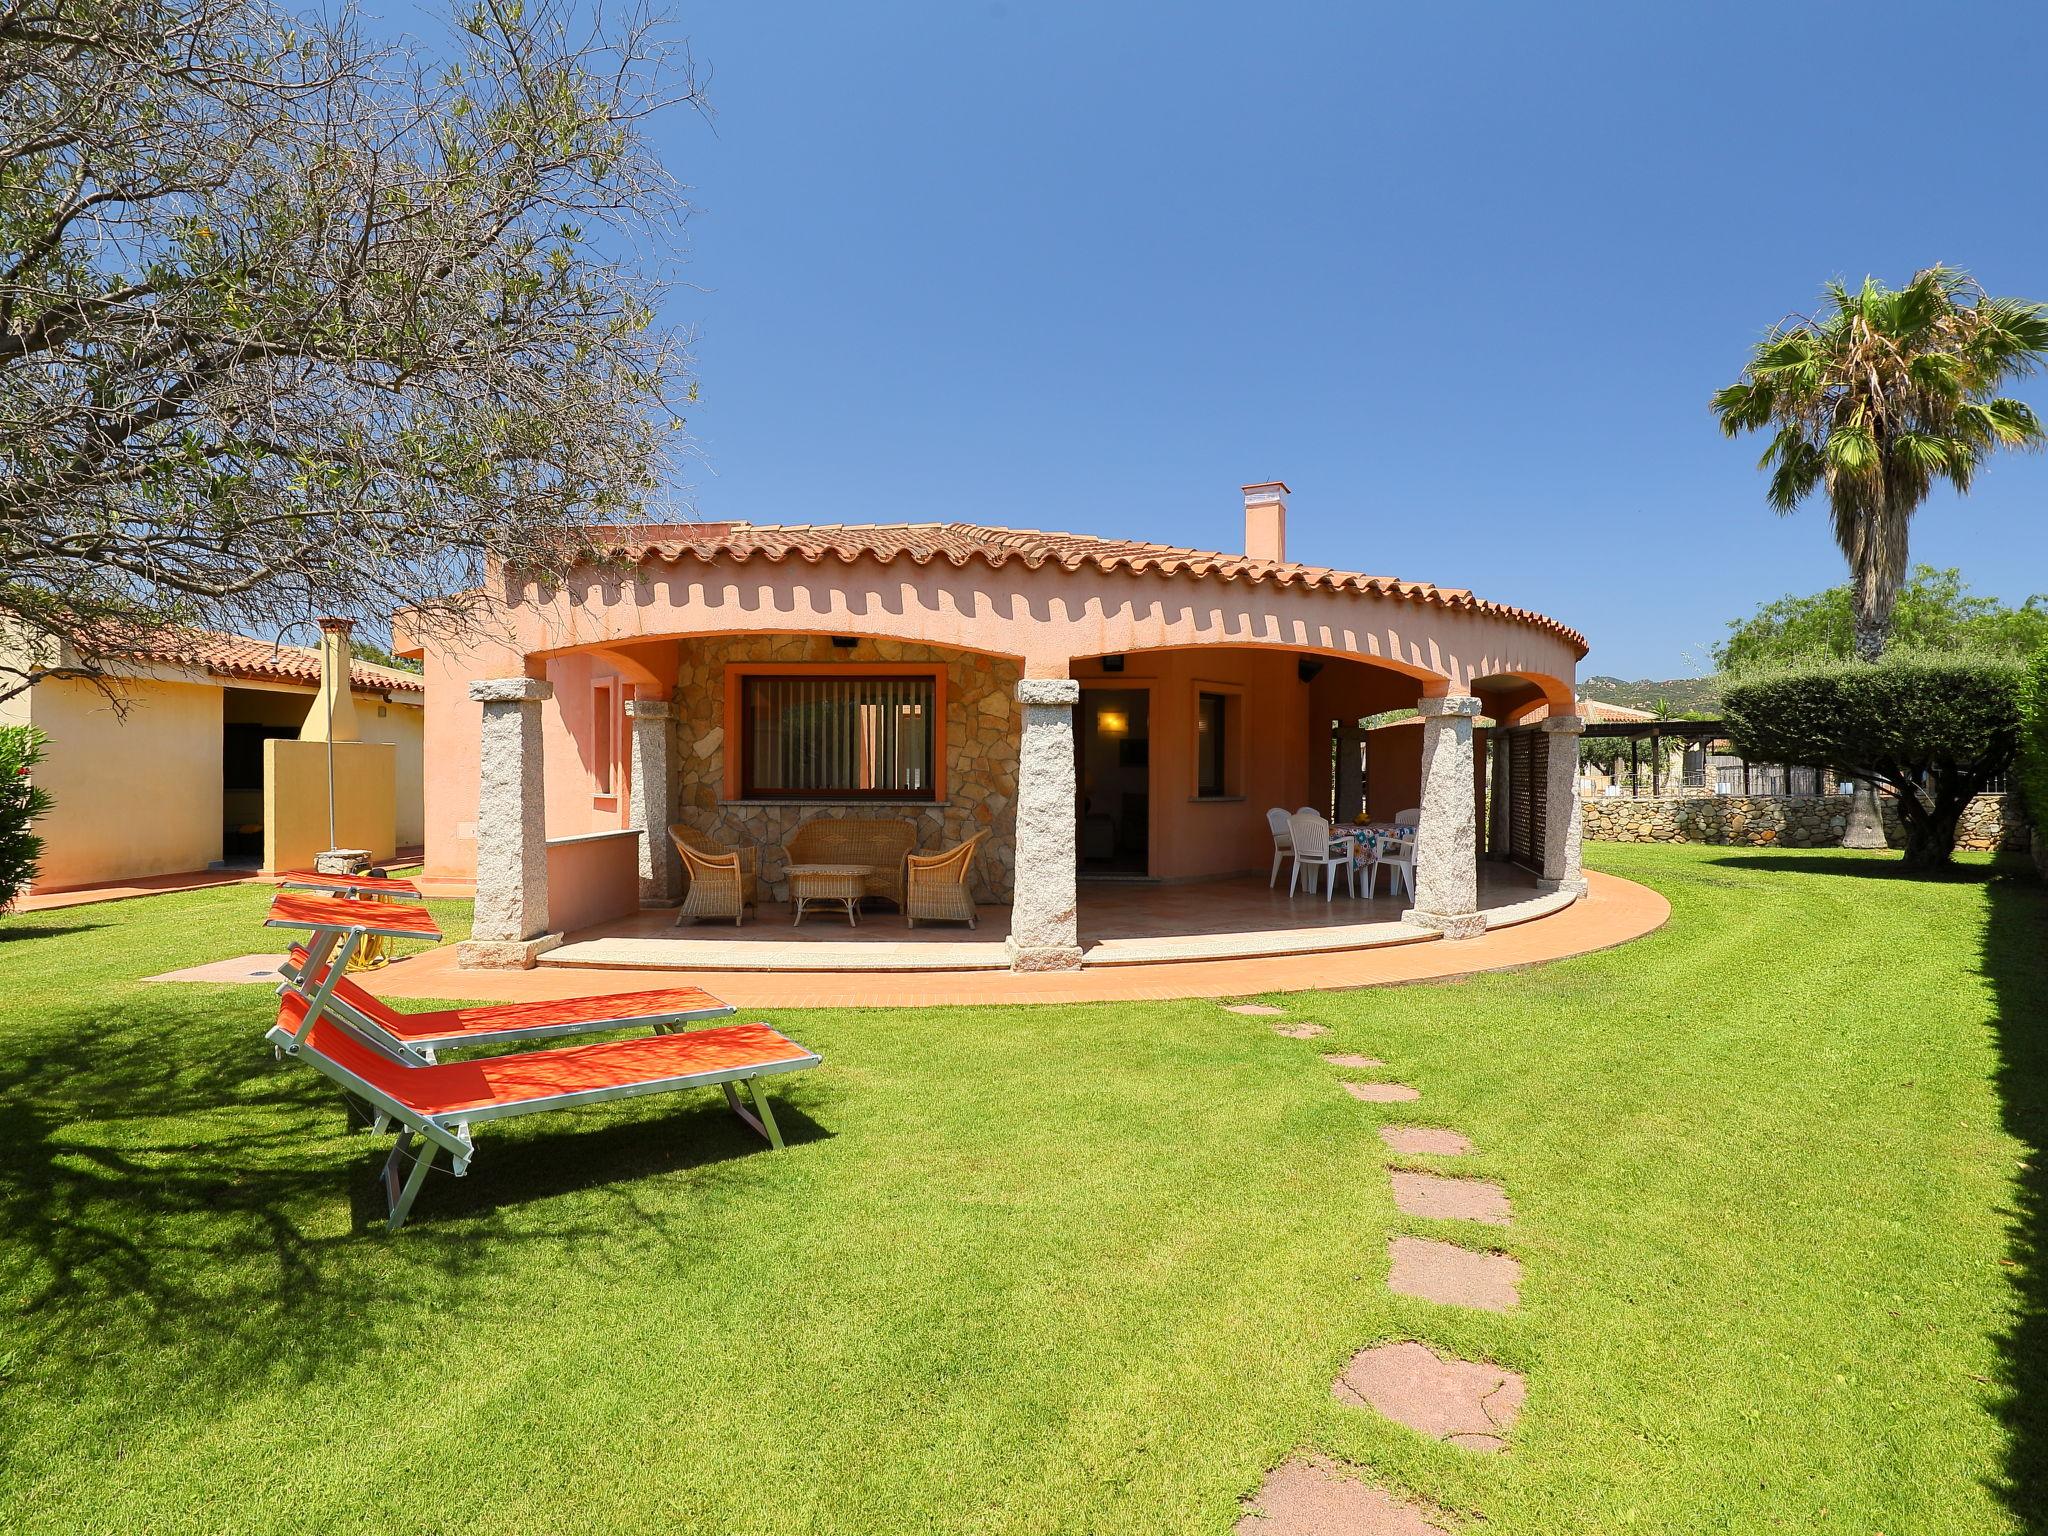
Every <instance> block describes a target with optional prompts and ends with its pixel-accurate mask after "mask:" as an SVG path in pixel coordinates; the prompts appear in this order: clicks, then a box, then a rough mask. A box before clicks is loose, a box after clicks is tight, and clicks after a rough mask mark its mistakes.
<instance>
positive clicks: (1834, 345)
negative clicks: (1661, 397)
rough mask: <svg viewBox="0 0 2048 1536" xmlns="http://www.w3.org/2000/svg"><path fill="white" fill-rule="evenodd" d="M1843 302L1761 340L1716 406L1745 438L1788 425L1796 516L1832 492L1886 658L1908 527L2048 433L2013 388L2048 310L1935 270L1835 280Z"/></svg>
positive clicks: (1780, 451) (1861, 613)
mask: <svg viewBox="0 0 2048 1536" xmlns="http://www.w3.org/2000/svg"><path fill="white" fill-rule="evenodd" d="M1827 299H1828V307H1827V308H1826V310H1825V311H1824V312H1823V313H1821V314H1820V315H1817V316H1812V317H1808V316H1804V315H1799V316H1794V317H1792V318H1791V319H1790V320H1787V321H1783V322H1781V323H1780V324H1778V325H1776V326H1774V327H1773V328H1772V330H1771V332H1770V334H1769V335H1768V336H1766V337H1765V338H1764V339H1763V340H1762V341H1760V342H1758V343H1757V346H1756V350H1755V351H1754V352H1753V353H1752V354H1751V356H1750V360H1749V366H1748V367H1746V368H1744V369H1743V371H1742V379H1741V381H1740V382H1739V383H1735V384H1731V385H1729V386H1728V387H1727V388H1726V389H1723V390H1720V391H1718V392H1717V393H1716V394H1715V396H1714V400H1713V409H1714V414H1715V415H1716V416H1717V417H1719V418H1720V422H1721V430H1722V431H1724V432H1726V433H1727V434H1728V435H1729V436H1730V437H1739V436H1740V435H1741V434H1742V433H1744V432H1756V431H1761V430H1763V429H1764V428H1766V427H1772V426H1775V428H1776V429H1777V430H1776V433H1775V435H1774V436H1773V437H1772V439H1771V445H1770V446H1769V447H1768V448H1766V449H1765V450H1764V456H1763V458H1762V459H1761V460H1760V461H1759V463H1758V468H1760V469H1769V470H1770V471H1771V485H1770V492H1769V494H1770V501H1771V505H1772V506H1774V507H1776V508H1777V509H1778V511H1780V512H1784V513H1789V512H1791V511H1793V510H1794V509H1795V508H1796V507H1798V505H1799V504H1800V503H1801V502H1802V501H1804V500H1805V499H1806V498H1807V497H1808V496H1809V495H1811V494H1812V493H1813V492H1814V491H1816V490H1819V489H1822V488H1825V489H1826V491H1827V497H1828V506H1829V509H1830V510H1831V511H1832V513H1833V514H1834V523H1835V542H1836V543H1837V544H1839V545H1840V546H1841V548H1842V554H1843V556H1844V557H1845V558H1846V559H1847V560H1848V562H1849V572H1850V576H1851V581H1850V594H1851V601H1852V604H1853V608H1854V615H1855V633H1856V654H1857V655H1859V656H1861V657H1862V658H1863V659H1864V660H1865V661H1875V660H1876V659H1877V658H1878V656H1879V655H1881V654H1882V653H1883V651H1884V644H1885V640H1886V637H1887V636H1888V635H1889V633H1890V630H1891V618H1892V604H1893V602H1894V600H1895V599H1896V598H1897V596H1898V590H1899V584H1900V582H1901V581H1902V580H1904V578H1905V574H1906V525H1907V523H1908V521H1909V520H1910V519H1911V518H1912V516H1913V514H1914V512H1916V511H1917V510H1919V507H1920V504H1921V503H1922V502H1924V501H1925V500H1926V499H1927V494H1928V492H1929V491H1930V490H1931V489H1933V486H1934V482H1935V481H1936V480H1946V481H1948V483H1949V484H1951V485H1953V486H1954V487H1955V488H1956V490H1957V491H1959V492H1961V491H1968V490H1969V488H1970V482H1971V481H1972V480H1973V479H1974V478H1975V477H1976V473H1977V466H1978V463H1979V461H1980V460H1981V459H1982V458H1983V457H1984V455H1985V454H1987V453H1989V452H1991V451H1993V450H1994V449H1998V448H2033V447H2039V446H2041V445H2042V443H2043V442H2044V441H2048V433H2044V431H2043V429H2042V426H2041V423H2040V421H2039V419H2037V418H2036V417H2035V415H2034V413H2033V411H2032V410H2030V409H2029V408H2028V407H2027V406H2026V405H2024V404H2023V403H2022V402H2020V401H2018V400H2009V399H2006V398H2004V397H2003V396H2001V395H2000V394H1999V393H1998V391H1999V388H2000V386H2002V385H2004V384H2005V383H2007V382H2008V381H2009V380H2012V379H2015V378H2020V377H2023V376H2025V375H2027V374H2030V373H2033V372H2034V371H2035V370H2036V369H2037V368H2039V367H2041V366H2042V364H2043V363H2044V362H2048V305H2041V304H2033V303H2028V302H2026V301H2025V300H2021V299H1996V298H1992V297H1991V296H1990V295H1988V294H1986V293H1985V292H1984V290H1983V289H1982V288H1981V287H1979V286H1978V284H1977V282H1976V280H1975V279H1973V278H1972V277H1971V276H1970V275H1969V274H1968V273H1967V272H1960V271H1957V270H1956V269H1955V268H1953V267H1942V266H1934V267H1929V268H1928V269H1927V270H1926V271H1924V272H1921V273H1918V274H1916V275H1915V277H1914V278H1913V281H1912V282H1910V283H1908V284H1907V285H1906V286H1905V287H1903V288H1897V289H1893V288H1887V287H1885V286H1884V285H1883V284H1882V283H1879V282H1877V281H1876V280H1875V279H1873V278H1865V279H1864V280H1863V286H1862V287H1861V288H1856V289H1851V288H1848V287H1846V286H1845V285H1843V284H1841V283H1839V282H1835V283H1830V284H1828V288H1827Z"/></svg>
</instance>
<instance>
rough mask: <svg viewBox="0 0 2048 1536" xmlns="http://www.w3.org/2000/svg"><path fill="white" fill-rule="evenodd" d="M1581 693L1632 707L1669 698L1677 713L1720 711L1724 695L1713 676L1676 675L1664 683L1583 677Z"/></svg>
mask: <svg viewBox="0 0 2048 1536" xmlns="http://www.w3.org/2000/svg"><path fill="white" fill-rule="evenodd" d="M1579 692H1580V693H1581V694H1583V695H1584V696H1585V697H1587V698H1589V699H1599V700H1601V701H1603V702H1605V703H1608V704H1626V705H1627V706H1628V707H1629V708H1630V709H1655V708H1656V707H1657V701H1658V700H1659V699H1663V700H1665V701H1667V702H1668V703H1669V705H1670V707H1671V709H1672V711H1673V712H1674V713H1677V714H1683V713H1685V712H1686V711H1687V710H1698V711H1700V712H1701V713H1702V714H1709V715H1711V714H1717V713H1718V712H1719V711H1720V708H1721V694H1720V689H1719V686H1718V684H1717V683H1716V682H1715V680H1714V679H1713V678H1711V677H1674V678H1669V679H1666V680H1665V681H1664V682H1661V683H1653V682H1650V681H1648V680H1644V681H1641V682H1634V683H1628V682H1623V681H1622V680H1621V679H1620V678H1618V677H1582V678H1580V679H1579Z"/></svg>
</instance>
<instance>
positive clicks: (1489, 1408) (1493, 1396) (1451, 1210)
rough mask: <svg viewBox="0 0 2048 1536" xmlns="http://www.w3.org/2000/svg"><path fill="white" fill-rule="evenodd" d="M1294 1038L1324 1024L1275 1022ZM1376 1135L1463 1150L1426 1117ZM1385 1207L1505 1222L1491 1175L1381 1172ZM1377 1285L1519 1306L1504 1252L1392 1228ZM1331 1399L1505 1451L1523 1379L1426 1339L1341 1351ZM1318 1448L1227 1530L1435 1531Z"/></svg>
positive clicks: (1352, 1088)
mask: <svg viewBox="0 0 2048 1536" xmlns="http://www.w3.org/2000/svg"><path fill="white" fill-rule="evenodd" d="M1229 1011H1230V1012H1232V1013H1242V1014H1251V1015H1258V1016H1277V1015H1281V1014H1284V1013H1285V1011H1286V1010H1284V1009H1281V1008H1275V1007H1272V1006H1270V1005H1269V1004H1265V1003H1238V1004H1235V1005H1231V1006H1230V1007H1229ZM1273 1028H1274V1030H1275V1031H1276V1032H1278V1033H1280V1034H1282V1035H1286V1036H1287V1037H1288V1038H1290V1039H1294V1040H1306V1039H1309V1038H1311V1037H1312V1036H1315V1035H1326V1034H1328V1033H1329V1031H1328V1030H1327V1029H1325V1028H1323V1026H1321V1025H1320V1024H1306V1023H1296V1024H1275V1025H1274V1026H1273ZM1323 1060H1324V1062H1326V1063H1327V1064H1328V1065H1330V1066H1332V1067H1341V1068H1349V1069H1352V1070H1358V1071H1371V1070H1375V1069H1378V1068H1383V1067H1385V1066H1386V1063H1385V1062H1384V1061H1381V1060H1380V1059H1379V1058H1378V1057H1376V1056H1359V1055H1351V1054H1342V1055H1328V1056H1325V1057H1324V1058H1323ZM1343 1088H1344V1091H1345V1092H1346V1093H1348V1094H1350V1095H1351V1096H1352V1097H1353V1098H1354V1099H1358V1100H1360V1101H1362V1102H1364V1103H1367V1104H1406V1103H1412V1102H1414V1101H1415V1100H1417V1099H1420V1098H1421V1097H1422V1094H1421V1092H1420V1091H1419V1090H1418V1089H1415V1088H1412V1087H1410V1086H1409V1085H1408V1084H1406V1083H1358V1082H1349V1081H1346V1082H1345V1083H1344V1084H1343ZM1379 1135H1380V1140H1381V1141H1382V1142H1384V1143H1385V1144H1386V1146H1387V1149H1388V1150H1389V1151H1391V1152H1393V1153H1395V1154H1397V1155H1398V1156H1401V1157H1463V1156H1465V1155H1466V1154H1467V1153H1469V1152H1470V1151H1471V1150H1472V1143H1471V1141H1470V1140H1469V1139H1467V1138H1466V1137H1464V1136H1461V1135H1459V1134H1458V1133H1457V1132H1456V1131H1449V1130H1443V1129H1440V1128H1437V1127H1434V1126H1425V1125H1383V1126H1381V1127H1380V1129H1379ZM1388 1176H1389V1178H1390V1179H1391V1181H1392V1183H1393V1191H1394V1204H1395V1205H1396V1206H1397V1207H1399V1208H1400V1210H1401V1211H1402V1212H1403V1213H1405V1214H1407V1215H1409V1216H1420V1217H1425V1218H1427V1219H1429V1220H1432V1221H1470V1222H1476V1223H1479V1224H1482V1225H1485V1226H1495V1227H1504V1226H1507V1225H1509V1224H1510V1223H1511V1222H1512V1221H1513V1220H1514V1213H1513V1210H1512V1209H1511V1208H1510V1206H1509V1204H1508V1194H1507V1191H1506V1190H1505V1189H1503V1188H1501V1186H1500V1185H1498V1184H1496V1183H1494V1182H1493V1181H1492V1180H1490V1179H1467V1178H1457V1177H1454V1176H1452V1175H1449V1174H1442V1173H1430V1172H1426V1171H1424V1170H1421V1169H1414V1168H1396V1169H1391V1170H1389V1175H1388ZM1387 1289H1389V1290H1390V1291H1392V1292H1394V1293H1395V1294H1396V1295H1397V1296H1414V1297H1418V1298H1419V1299H1421V1300H1423V1301H1433V1302H1436V1303H1438V1304H1439V1305H1441V1306H1447V1307H1472V1308H1475V1309H1477V1310H1479V1311H1483V1312H1511V1311H1513V1310H1514V1309H1515V1308H1516V1307H1517V1306H1519V1305H1520V1304H1521V1299H1522V1266H1521V1264H1520V1262H1519V1261H1517V1260H1515V1259H1512V1258H1509V1257H1508V1256H1507V1255H1506V1254H1504V1253H1480V1252H1477V1251H1475V1250H1473V1249H1470V1248H1465V1247H1461V1246H1459V1245H1458V1244H1456V1243H1445V1242H1438V1241H1437V1240H1436V1239H1434V1238H1427V1237H1410V1236H1408V1235H1407V1234H1405V1233H1397V1234H1395V1235H1394V1236H1392V1237H1390V1238H1389V1239H1388V1240H1387ZM1330 1394H1331V1396H1333V1397H1335V1398H1336V1399H1337V1401H1338V1402H1340V1403H1346V1404H1349V1405H1350V1406H1352V1407H1354V1408H1369V1409H1371V1410H1372V1411H1373V1412H1375V1413H1378V1414H1380V1415H1382V1416H1383V1417H1385V1418H1388V1419H1391V1420H1393V1421H1394V1422H1395V1423H1397V1424H1405V1425H1406V1426H1407V1427H1408V1428H1410V1429H1413V1430H1415V1431H1417V1432H1418V1433H1421V1434H1425V1435H1429V1436H1431V1437H1432V1438H1434V1439H1437V1440H1441V1441H1443V1442H1444V1443H1445V1444H1447V1445H1455V1446H1458V1447H1460V1448H1461V1449H1463V1450H1468V1451H1476V1452H1482V1453H1490V1452H1496V1451H1505V1450H1506V1449H1507V1448H1508V1441H1507V1434H1508V1431H1509V1430H1510V1429H1512V1428H1513V1427H1514V1423H1515V1420H1516V1419H1518V1418H1519V1417H1520V1416H1521V1412H1522V1404H1523V1402H1524V1400H1525V1399H1526V1397H1527V1395H1528V1385H1527V1383H1526V1382H1525V1381H1524V1380H1523V1378H1522V1377H1521V1375H1520V1374H1518V1373H1517V1372H1514V1371H1510V1370H1507V1369H1505V1368H1503V1367H1501V1366H1497V1365H1489V1364H1486V1363H1485V1362H1483V1361H1477V1360H1459V1359H1454V1358H1452V1359H1447V1358H1445V1357H1444V1356H1442V1355H1439V1354H1437V1353H1436V1352H1435V1351H1434V1350H1432V1349H1430V1348H1429V1347H1428V1346H1427V1345H1424V1344H1417V1343H1413V1342H1403V1343H1393V1344H1378V1345H1374V1346H1373V1347H1372V1348H1370V1349H1364V1350H1360V1351H1359V1352H1358V1353H1357V1354H1356V1355H1354V1356H1352V1357H1351V1363H1350V1364H1349V1365H1348V1366H1346V1367H1345V1368H1344V1372H1343V1374H1342V1375H1340V1376H1339V1377H1338V1378H1337V1379H1336V1380H1335V1381H1334V1382H1332V1383H1331V1384H1330ZM1357 1470H1358V1469H1356V1468H1351V1467H1345V1466H1343V1465H1341V1464H1339V1463H1337V1462H1334V1461H1331V1460H1329V1459H1328V1458H1326V1457H1320V1456H1296V1457H1294V1458H1292V1459H1290V1460H1288V1461H1284V1462H1282V1463H1281V1464H1280V1465H1279V1466H1277V1467H1275V1468H1274V1469H1273V1470H1272V1471H1270V1472H1268V1473H1267V1474H1266V1481H1265V1483H1264V1485H1263V1486H1262V1487H1261V1488H1260V1489H1259V1492H1258V1495H1257V1497H1256V1498H1254V1499H1252V1500H1250V1501H1248V1502H1247V1503H1246V1505H1245V1512H1244V1516H1243V1518H1242V1519H1240V1520H1239V1521H1238V1522H1237V1524H1236V1526H1235V1527H1233V1531H1234V1536H1441V1533H1442V1532H1443V1531H1445V1530H1446V1529H1447V1528H1448V1524H1447V1522H1446V1521H1445V1519H1444V1518H1443V1516H1442V1515H1441V1512H1439V1511H1435V1510H1431V1509H1428V1508H1426V1507H1425V1506H1423V1505H1421V1504H1417V1503H1414V1502H1411V1501H1409V1500H1406V1499H1402V1498H1399V1497H1397V1496H1396V1495H1394V1494H1392V1493H1390V1492H1388V1491H1387V1490H1386V1489H1384V1488H1379V1487H1375V1486H1373V1485H1372V1484H1370V1483H1368V1482H1365V1481H1364V1480H1363V1479H1362V1478H1360V1477H1359V1476H1357V1475H1356V1474H1357Z"/></svg>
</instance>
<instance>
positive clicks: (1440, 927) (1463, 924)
mask: <svg viewBox="0 0 2048 1536" xmlns="http://www.w3.org/2000/svg"><path fill="white" fill-rule="evenodd" d="M1401 921H1402V922H1404V923H1411V924H1413V925H1414V926H1415V927H1417V928H1431V929H1434V930H1435V931H1436V932H1438V933H1440V934H1442V935H1443V936H1444V937H1445V938H1447V939H1476V938H1478V937H1479V936H1480V935H1481V934H1483V933H1484V932H1486V914H1485V913H1484V912H1423V911H1420V910H1418V909H1416V908H1414V907H1410V908H1409V909H1408V910H1407V911H1406V912H1403V913H1402V914H1401Z"/></svg>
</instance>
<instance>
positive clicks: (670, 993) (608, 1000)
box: [283, 944, 737, 1066]
mask: <svg viewBox="0 0 2048 1536" xmlns="http://www.w3.org/2000/svg"><path fill="white" fill-rule="evenodd" d="M308 958H309V957H308V955H307V952H306V948H305V946H304V945H302V944H294V945H293V946H292V948H291V955H290V962H289V964H287V965H286V966H285V967H284V968H283V974H284V977H285V979H286V980H287V981H288V982H290V983H292V984H293V989H294V990H295V991H298V992H300V993H301V994H303V995H306V996H311V995H312V993H313V992H315V991H317V990H318V989H319V987H320V984H321V983H322V982H323V981H325V980H326V972H325V971H324V970H322V971H318V972H309V971H308V970H307V960H308ZM327 1001H328V1011H329V1012H330V1013H332V1014H335V1015H338V1016H340V1017H341V1018H344V1019H346V1020H347V1021H348V1022H349V1023H350V1024H353V1025H354V1026H355V1027H356V1030H357V1032H358V1033H360V1034H365V1035H368V1036H369V1037H370V1038H371V1039H372V1040H374V1041H375V1042H376V1043H377V1045H378V1046H379V1047H380V1048H381V1049H382V1050H383V1051H384V1053H385V1054H386V1055H388V1056H391V1057H394V1058H396V1059H397V1060H399V1061H403V1062H408V1063H410V1064H412V1065H414V1066H432V1065H433V1064H434V1063H435V1062H436V1061H437V1060H439V1059H440V1056H439V1053H440V1052H442V1051H446V1050H453V1049H456V1048H457V1047H461V1046H469V1045H516V1044H519V1043H522V1042H524V1041H528V1040H548V1039H554V1038H558V1037H560V1036H563V1035H588V1034H596V1033H598V1032H599V1031H601V1030H609V1029H642V1028H645V1029H651V1030H653V1031H654V1032H655V1033H656V1034H658V1035H659V1034H666V1033H667V1032H668V1031H669V1030H670V1029H671V1028H673V1027H674V1026H676V1025H678V1024H692V1023H695V1022H696V1021H697V1020H699V1019H725V1018H730V1017H732V1015H733V1014H734V1012H736V1011H737V1010H735V1009H734V1007H733V1006H732V1004H731V1003H728V1002H723V1001H721V1000H720V999H718V998H716V997H713V996H712V995H711V994H710V993H709V992H706V991H705V990H704V989H703V988H702V987H662V988H658V989H656V990H652V991H646V992H612V993H607V994H606V995H604V996H602V997H571V998H564V999H561V1000H559V1001H555V1002H537V1003H496V1004H492V1005H490V1006H487V1007H479V1008H437V1009H435V1010H434V1011H433V1012H431V1013H400V1012H398V1011H397V1010H396V1009H395V1008H392V1007H391V1006H390V1005H389V1004H387V1003H385V1002H384V1001H382V1000H381V999H379V998H376V997H373V996H371V994H369V993H368V992H366V991H364V990H363V989H362V988H361V987H359V986H357V985H356V983H354V982H353V981H351V980H349V979H348V977H347V976H340V977H337V978H336V980H335V983H334V988H333V990H332V991H331V992H330V993H329V994H328V1000H327Z"/></svg>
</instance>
